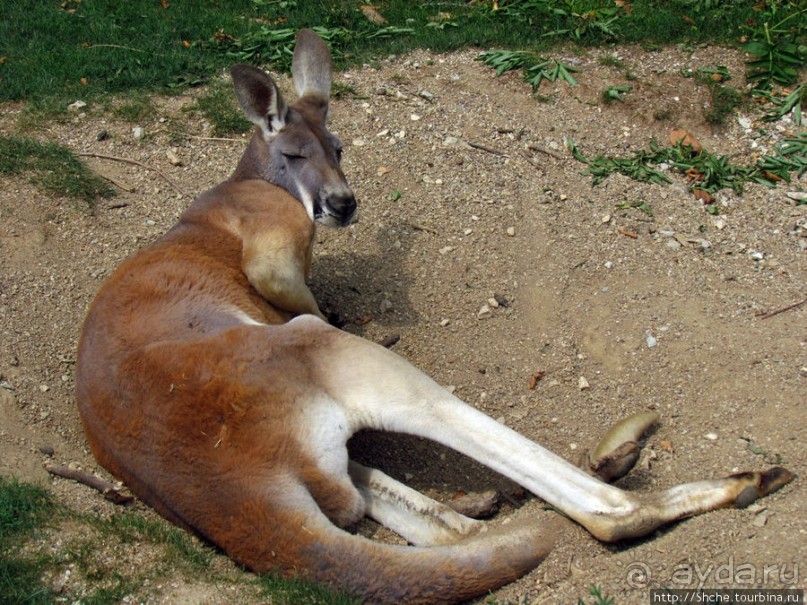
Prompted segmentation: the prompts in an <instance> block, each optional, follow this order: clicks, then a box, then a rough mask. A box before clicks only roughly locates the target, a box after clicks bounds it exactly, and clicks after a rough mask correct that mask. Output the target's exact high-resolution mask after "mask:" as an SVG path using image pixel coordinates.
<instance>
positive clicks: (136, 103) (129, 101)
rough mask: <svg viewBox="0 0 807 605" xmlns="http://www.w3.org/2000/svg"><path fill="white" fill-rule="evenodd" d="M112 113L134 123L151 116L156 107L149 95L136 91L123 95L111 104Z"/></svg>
mask: <svg viewBox="0 0 807 605" xmlns="http://www.w3.org/2000/svg"><path fill="white" fill-rule="evenodd" d="M111 111H112V115H114V116H115V117H118V118H121V119H122V120H125V121H126V122H129V123H132V124H136V123H138V122H143V121H145V120H146V119H148V118H150V117H153V116H154V114H155V112H156V109H155V106H154V102H153V100H152V97H151V95H149V94H147V93H144V92H142V91H136V92H132V93H129V94H127V95H125V96H124V97H123V98H122V99H121V100H120V101H119V102H117V103H115V104H114V105H112V106H111Z"/></svg>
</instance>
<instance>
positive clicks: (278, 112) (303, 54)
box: [231, 30, 356, 227]
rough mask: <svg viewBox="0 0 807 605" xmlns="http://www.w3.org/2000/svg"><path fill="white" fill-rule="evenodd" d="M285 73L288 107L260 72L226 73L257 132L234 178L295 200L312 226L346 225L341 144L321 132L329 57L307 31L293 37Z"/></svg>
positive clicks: (348, 209)
mask: <svg viewBox="0 0 807 605" xmlns="http://www.w3.org/2000/svg"><path fill="white" fill-rule="evenodd" d="M291 71H292V76H293V79H294V87H295V89H296V90H297V95H298V99H297V101H296V102H294V103H293V104H291V105H288V104H286V102H285V101H284V99H283V97H282V95H281V94H280V91H279V90H278V88H277V86H276V85H275V83H274V81H273V80H272V78H271V77H269V75H267V74H266V73H265V72H264V71H262V70H260V69H258V68H256V67H252V66H250V65H244V64H238V65H234V66H233V67H232V70H231V73H232V78H233V85H234V87H235V93H236V96H237V97H238V102H239V103H240V105H241V108H242V109H243V110H244V113H245V114H246V116H247V118H249V119H250V121H252V122H253V123H254V124H255V125H256V126H257V127H258V129H257V132H256V133H255V135H254V137H253V139H252V141H251V143H250V149H249V151H248V152H247V153H246V154H245V155H244V158H243V159H242V161H241V164H239V167H238V168H237V169H236V173H235V175H234V178H262V179H264V180H266V181H269V182H270V183H273V184H275V185H278V186H280V187H283V188H284V189H285V190H286V191H288V192H289V193H291V194H292V195H293V196H294V197H296V198H297V199H298V200H300V201H301V202H302V203H303V205H304V206H305V209H306V211H307V212H308V216H309V217H311V219H312V220H315V221H317V222H318V223H321V224H323V225H327V226H330V227H340V226H344V225H349V224H350V223H352V222H353V221H354V220H355V217H356V198H355V197H354V196H353V191H352V190H351V188H350V185H348V182H347V180H346V179H345V175H344V174H343V173H342V168H341V166H340V162H341V158H342V144H341V142H340V141H339V139H338V138H337V137H336V136H334V135H333V134H332V133H331V132H329V131H328V129H327V128H326V122H327V118H328V100H329V97H330V91H331V55H330V52H329V51H328V46H327V45H326V44H325V42H323V40H322V39H321V38H320V37H319V36H318V35H317V34H316V33H314V32H313V31H311V30H302V31H301V32H300V33H299V35H298V36H297V44H296V46H295V48H294V57H293V59H292V67H291Z"/></svg>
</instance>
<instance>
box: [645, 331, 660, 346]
mask: <svg viewBox="0 0 807 605" xmlns="http://www.w3.org/2000/svg"><path fill="white" fill-rule="evenodd" d="M645 342H646V343H647V348H648V349H652V348H653V347H655V346H656V345H657V344H658V339H656V337H655V336H653V335H652V334H651V333H650V332H648V333H647V336H646V337H645Z"/></svg>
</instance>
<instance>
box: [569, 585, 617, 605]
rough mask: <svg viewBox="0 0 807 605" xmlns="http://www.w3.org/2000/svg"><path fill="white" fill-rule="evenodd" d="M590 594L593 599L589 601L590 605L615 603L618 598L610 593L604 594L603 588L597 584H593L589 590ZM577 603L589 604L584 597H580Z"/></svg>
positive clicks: (610, 604)
mask: <svg viewBox="0 0 807 605" xmlns="http://www.w3.org/2000/svg"><path fill="white" fill-rule="evenodd" d="M588 594H589V595H590V596H591V601H589V603H588V605H615V603H616V600H615V599H614V597H612V596H609V595H604V594H603V593H602V588H600V587H599V586H597V585H594V586H592V587H591V588H589V590H588ZM577 605H587V604H586V602H585V601H584V600H583V599H579V600H578V601H577Z"/></svg>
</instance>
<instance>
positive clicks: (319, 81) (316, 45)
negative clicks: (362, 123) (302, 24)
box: [291, 29, 332, 103]
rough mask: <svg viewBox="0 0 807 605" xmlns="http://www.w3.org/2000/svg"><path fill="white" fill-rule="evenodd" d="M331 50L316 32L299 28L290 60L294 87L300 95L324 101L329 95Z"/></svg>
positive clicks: (326, 100)
mask: <svg viewBox="0 0 807 605" xmlns="http://www.w3.org/2000/svg"><path fill="white" fill-rule="evenodd" d="M331 73H332V69H331V52H330V51H329V50H328V45H327V44H325V42H324V41H323V40H322V38H320V37H319V36H318V35H317V34H316V32H313V31H311V30H310V29H303V30H300V33H299V34H297V44H296V45H295V47H294V56H293V57H292V60H291V74H292V77H293V78H294V88H295V89H296V90H297V94H298V95H299V96H301V97H304V96H306V95H314V96H317V97H320V98H321V99H322V100H324V101H325V102H326V103H327V102H328V98H329V97H330V96H331Z"/></svg>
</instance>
